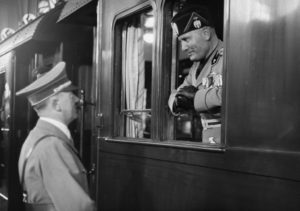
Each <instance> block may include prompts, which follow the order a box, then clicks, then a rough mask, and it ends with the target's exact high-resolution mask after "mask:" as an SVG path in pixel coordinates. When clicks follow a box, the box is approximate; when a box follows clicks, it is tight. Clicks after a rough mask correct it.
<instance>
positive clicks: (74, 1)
mask: <svg viewBox="0 0 300 211" xmlns="http://www.w3.org/2000/svg"><path fill="white" fill-rule="evenodd" d="M92 1H93V0H68V1H67V3H66V4H65V6H64V7H63V9H62V12H61V13H60V16H59V18H58V20H57V23H58V22H60V21H62V20H63V19H65V18H66V17H68V16H69V15H71V14H72V13H74V12H76V11H77V10H79V9H80V8H82V7H83V6H85V5H87V4H88V3H90V2H92Z"/></svg>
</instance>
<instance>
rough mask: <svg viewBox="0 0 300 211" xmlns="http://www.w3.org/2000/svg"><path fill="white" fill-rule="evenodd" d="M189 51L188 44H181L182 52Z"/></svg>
mask: <svg viewBox="0 0 300 211" xmlns="http://www.w3.org/2000/svg"><path fill="white" fill-rule="evenodd" d="M187 49H188V46H187V44H186V42H181V50H183V51H186V50H187Z"/></svg>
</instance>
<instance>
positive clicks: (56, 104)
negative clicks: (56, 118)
mask: <svg viewBox="0 0 300 211" xmlns="http://www.w3.org/2000/svg"><path fill="white" fill-rule="evenodd" d="M51 106H52V108H54V109H55V110H56V111H61V105H60V103H59V98H58V96H53V97H52V99H51Z"/></svg>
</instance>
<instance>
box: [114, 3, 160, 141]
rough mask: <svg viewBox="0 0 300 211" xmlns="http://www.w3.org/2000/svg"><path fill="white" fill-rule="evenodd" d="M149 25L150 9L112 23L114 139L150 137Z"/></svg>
mask: <svg viewBox="0 0 300 211" xmlns="http://www.w3.org/2000/svg"><path fill="white" fill-rule="evenodd" d="M153 24H154V16H153V10H152V9H147V10H145V11H142V12H140V13H138V14H134V15H132V16H129V17H126V18H122V19H120V20H118V21H117V22H116V30H115V31H116V43H115V44H116V50H115V52H116V57H115V58H116V60H117V62H115V65H116V69H117V76H116V78H118V79H117V80H119V83H118V84H120V85H119V86H118V85H117V90H116V95H117V96H118V97H116V98H115V99H116V100H117V101H119V102H117V103H116V105H119V106H120V107H119V108H118V111H116V113H117V115H118V116H117V117H116V118H117V121H115V122H116V124H117V125H116V126H115V128H116V131H115V134H116V135H117V136H121V137H128V138H150V137H151V135H150V134H151V84H152V48H153V47H152V45H153Z"/></svg>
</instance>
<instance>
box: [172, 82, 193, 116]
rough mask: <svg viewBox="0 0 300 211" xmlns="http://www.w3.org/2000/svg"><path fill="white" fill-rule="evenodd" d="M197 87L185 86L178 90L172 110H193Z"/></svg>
mask: <svg viewBox="0 0 300 211" xmlns="http://www.w3.org/2000/svg"><path fill="white" fill-rule="evenodd" d="M197 90H198V89H197V88H196V87H194V86H185V87H182V88H181V89H179V90H178V92H177V94H176V96H175V101H174V107H173V110H174V112H180V111H186V110H191V109H192V110H193V109H194V97H195V94H196V92H197Z"/></svg>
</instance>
